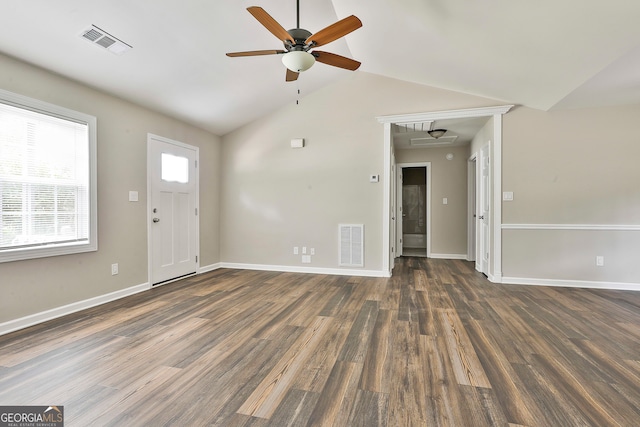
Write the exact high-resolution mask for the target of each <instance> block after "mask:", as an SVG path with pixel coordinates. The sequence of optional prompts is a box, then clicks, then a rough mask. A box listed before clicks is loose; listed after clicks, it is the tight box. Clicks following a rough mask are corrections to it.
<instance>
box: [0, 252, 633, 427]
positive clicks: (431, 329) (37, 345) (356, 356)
mask: <svg viewBox="0 0 640 427" xmlns="http://www.w3.org/2000/svg"><path fill="white" fill-rule="evenodd" d="M54 404H55V405H64V411H65V418H66V425H67V426H100V425H109V426H163V425H170V426H207V425H221V426H303V425H305V426H306V425H322V426H394V427H395V426H473V427H475V426H638V425H640V293H638V292H636V293H634V292H623V291H604V290H586V289H568V288H550V287H535V286H514V285H496V284H492V283H490V282H488V281H487V280H486V279H485V278H484V276H482V275H481V274H478V273H477V272H476V271H475V270H474V268H473V265H472V264H471V263H468V262H465V261H447V260H433V259H427V258H402V259H401V260H399V261H398V263H397V265H396V268H395V270H394V276H393V277H392V278H390V279H379V278H359V277H341V276H324V275H305V274H294V273H275V272H258V271H239V270H226V269H223V270H217V271H214V272H211V273H207V274H203V275H200V276H196V277H192V278H188V279H185V280H182V281H179V282H176V283H172V284H168V285H165V286H162V287H159V288H156V289H153V290H151V291H148V292H144V293H141V294H137V295H134V296H131V297H128V298H125V299H121V300H118V301H115V302H113V303H109V304H105V305H102V306H100V307H96V308H93V309H90V310H85V311H83V312H80V313H76V314H73V315H69V316H66V317H64V318H60V319H57V320H54V321H51V322H47V323H44V324H41V325H37V326H34V327H32V328H29V329H26V330H22V331H18V332H15V333H12V334H9V335H5V336H2V337H0V405H54Z"/></svg>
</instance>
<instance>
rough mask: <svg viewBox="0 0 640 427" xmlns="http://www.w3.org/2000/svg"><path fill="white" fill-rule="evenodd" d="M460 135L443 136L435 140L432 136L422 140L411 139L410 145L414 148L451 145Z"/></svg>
mask: <svg viewBox="0 0 640 427" xmlns="http://www.w3.org/2000/svg"><path fill="white" fill-rule="evenodd" d="M456 139H458V135H451V136H441V137H440V138H433V137H431V136H425V137H421V138H411V139H410V140H409V144H410V145H412V146H414V147H425V146H431V147H433V146H436V145H451V144H453V143H454V142H456Z"/></svg>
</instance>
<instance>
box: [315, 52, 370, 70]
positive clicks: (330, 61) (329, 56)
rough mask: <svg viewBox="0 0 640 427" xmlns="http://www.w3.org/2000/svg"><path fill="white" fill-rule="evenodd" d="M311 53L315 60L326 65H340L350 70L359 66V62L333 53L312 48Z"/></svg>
mask: <svg viewBox="0 0 640 427" xmlns="http://www.w3.org/2000/svg"><path fill="white" fill-rule="evenodd" d="M312 54H313V56H315V57H316V61H318V62H322V63H323V64H327V65H333V66H334V67H340V68H344V69H346V70H351V71H355V70H357V69H358V67H360V62H358V61H356V60H354V59H351V58H347V57H344V56H341V55H336V54H335V53H331V52H321V51H318V50H314V51H313V52H312Z"/></svg>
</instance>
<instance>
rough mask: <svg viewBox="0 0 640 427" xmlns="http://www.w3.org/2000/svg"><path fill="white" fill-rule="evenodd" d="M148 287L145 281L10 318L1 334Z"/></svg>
mask: <svg viewBox="0 0 640 427" xmlns="http://www.w3.org/2000/svg"><path fill="white" fill-rule="evenodd" d="M148 289H149V283H143V284H141V285H137V286H132V287H130V288H126V289H121V290H119V291H115V292H111V293H108V294H105V295H100V296H97V297H93V298H89V299H86V300H83V301H78V302H74V303H71V304H67V305H63V306H61V307H56V308H52V309H50V310H46V311H43V312H40V313H35V314H31V315H29V316H25V317H21V318H19V319H14V320H9V321H8V322H4V323H0V335H4V334H8V333H9V332H13V331H17V330H19V329H24V328H28V327H29V326H33V325H36V324H38V323H42V322H46V321H48V320H53V319H57V318H58V317H62V316H66V315H67V314H72V313H76V312H78V311H81V310H85V309H87V308H91V307H95V306H97V305H100V304H105V303H108V302H111V301H115V300H117V299H120V298H124V297H128V296H130V295H134V294H137V293H139V292H143V291H146V290H148Z"/></svg>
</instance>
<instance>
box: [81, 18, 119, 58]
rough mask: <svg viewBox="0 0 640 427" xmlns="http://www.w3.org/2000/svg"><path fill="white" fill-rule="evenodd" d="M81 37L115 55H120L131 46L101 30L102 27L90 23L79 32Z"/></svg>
mask: <svg viewBox="0 0 640 427" xmlns="http://www.w3.org/2000/svg"><path fill="white" fill-rule="evenodd" d="M81 36H82V38H83V39H85V40H87V41H89V42H91V43H93V44H97V45H98V46H101V47H103V48H105V49H107V50H108V51H109V52H111V53H115V54H116V55H122V54H123V53H124V52H126V51H128V50H129V49H131V46H130V45H128V44H126V43H125V42H123V41H122V40H119V39H117V38H116V37H114V36H112V35H111V34H109V33H107V32H106V31H103V30H102V29H100V28H98V27H96V26H95V25H92V26H91V27H89V28H88V29H86V30H84V31H83V32H82V34H81Z"/></svg>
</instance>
